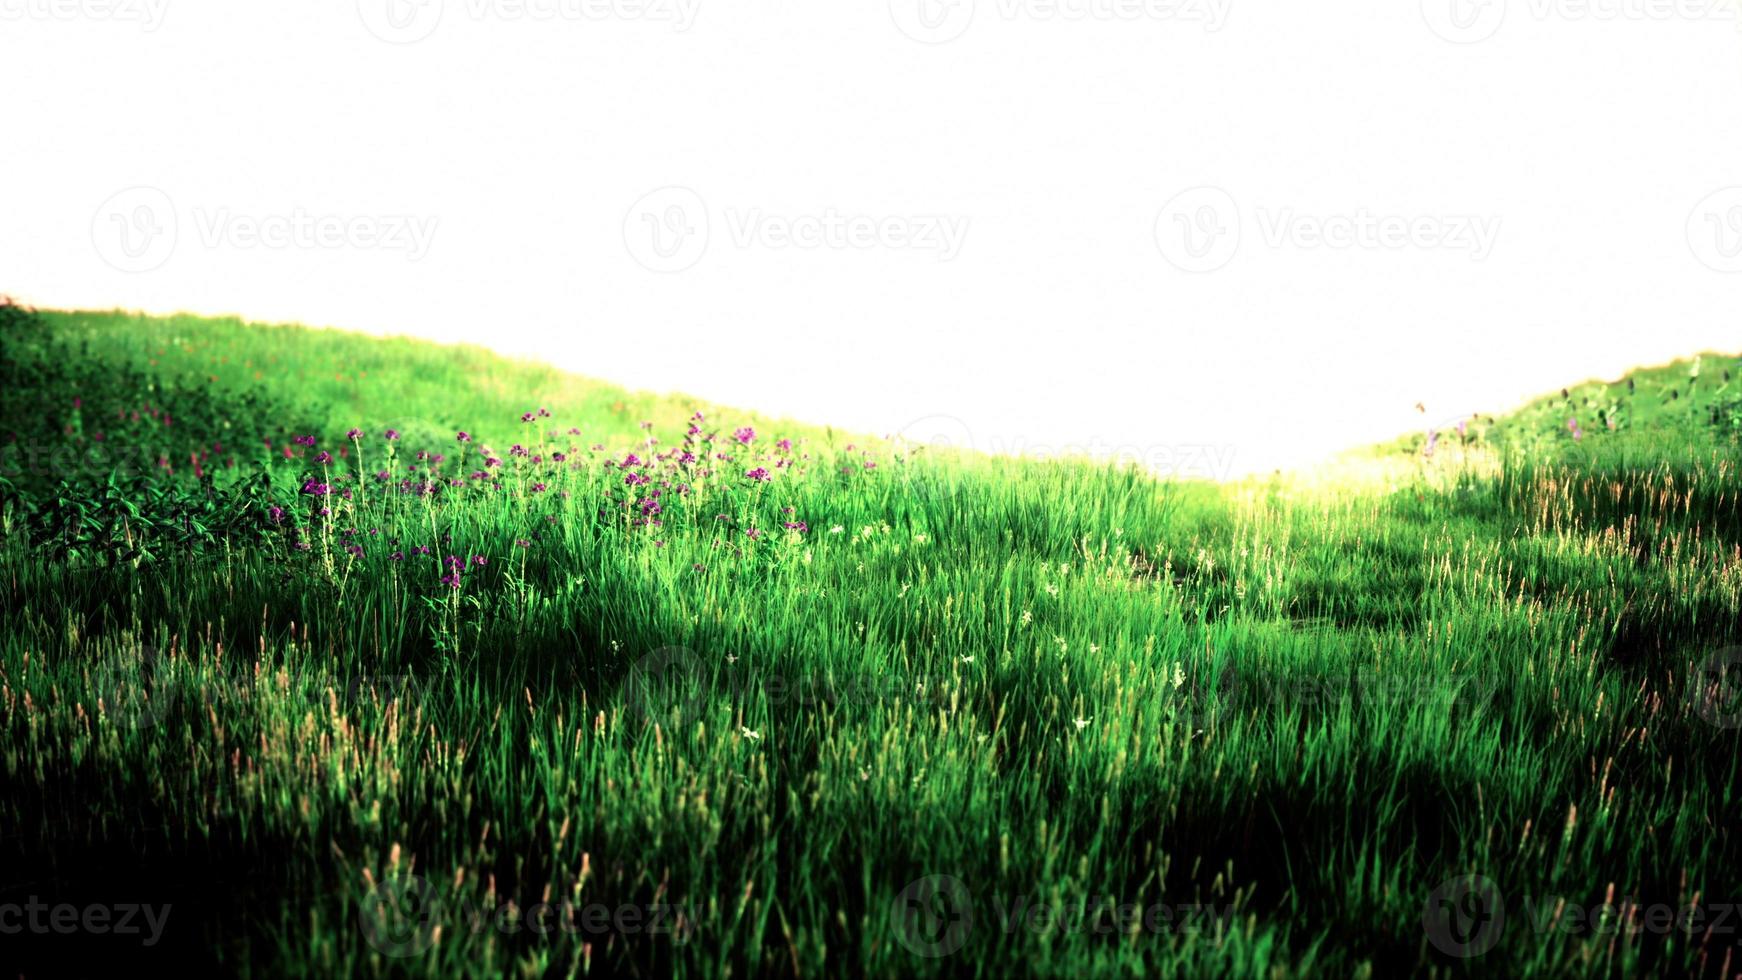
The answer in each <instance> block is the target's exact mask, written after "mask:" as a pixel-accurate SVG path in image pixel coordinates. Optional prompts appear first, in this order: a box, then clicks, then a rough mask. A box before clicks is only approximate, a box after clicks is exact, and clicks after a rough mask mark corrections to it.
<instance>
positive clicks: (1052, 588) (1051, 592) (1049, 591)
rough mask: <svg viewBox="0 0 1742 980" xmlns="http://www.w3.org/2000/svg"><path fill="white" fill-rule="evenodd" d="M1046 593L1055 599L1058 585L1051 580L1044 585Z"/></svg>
mask: <svg viewBox="0 0 1742 980" xmlns="http://www.w3.org/2000/svg"><path fill="white" fill-rule="evenodd" d="M1046 594H1047V595H1049V596H1052V597H1053V598H1055V599H1056V598H1058V594H1059V587H1058V586H1056V585H1053V584H1052V583H1051V582H1048V583H1047V586H1046Z"/></svg>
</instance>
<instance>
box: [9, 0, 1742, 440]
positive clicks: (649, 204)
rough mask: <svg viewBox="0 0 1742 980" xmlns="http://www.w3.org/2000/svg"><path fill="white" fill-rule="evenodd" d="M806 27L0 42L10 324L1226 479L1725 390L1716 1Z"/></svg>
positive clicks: (941, 15)
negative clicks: (512, 378)
mask: <svg viewBox="0 0 1742 980" xmlns="http://www.w3.org/2000/svg"><path fill="white" fill-rule="evenodd" d="M1446 3H1447V4H1448V5H1449V4H1452V0H1446ZM922 4H923V5H924V6H921V5H922ZM797 6H798V5H793V4H782V3H779V2H776V0H763V2H758V3H744V4H734V5H726V4H717V5H716V4H709V3H703V2H698V0H645V2H641V3H630V2H629V0H616V2H609V0H598V2H585V3H582V2H578V0H577V2H571V3H560V4H558V3H539V2H528V3H521V2H516V0H447V2H446V3H443V2H442V0H423V2H422V3H421V4H420V3H417V2H415V0H379V2H377V0H361V2H360V3H359V2H353V0H343V2H339V0H333V2H317V3H313V4H308V5H267V4H240V3H234V2H233V0H232V2H221V0H66V2H61V0H0V81H3V82H5V83H6V85H7V91H9V92H11V93H13V96H12V99H11V100H10V104H9V106H8V109H9V111H8V122H9V126H8V129H9V131H10V133H11V134H12V138H11V139H9V140H8V141H7V144H6V146H5V147H4V148H3V149H0V154H3V155H4V159H5V173H6V175H7V180H6V181H5V182H4V185H3V187H0V217H3V218H4V227H5V229H6V234H5V235H4V238H3V239H0V269H3V270H5V272H4V278H3V279H0V291H3V292H8V293H11V294H14V295H16V296H18V297H19V298H21V299H24V300H26V301H29V302H33V303H36V304H38V305H43V306H55V307H97V308H106V307H113V306H120V307H127V308H135V309H143V310H148V311H154V312H175V311H180V310H186V311H190V312H204V313H238V314H241V315H243V316H246V317H248V318H250V319H255V320H265V321H299V322H305V323H309V324H311V325H333V326H342V327H347V328H352V329H360V330H366V331H371V332H380V333H405V334H411V335H415V336H421V337H427V338H430V339H435V340H444V341H468V342H472V343H479V344H483V345H486V346H489V347H493V348H495V349H498V350H501V351H503V352H506V353H511V354H520V355H532V356H537V357H540V358H543V359H546V360H550V361H552V362H554V363H556V364H559V365H560V366H563V367H565V368H569V369H571V370H574V371H577V372H580V373H583V374H587V375H590V376H593V377H597V378H601V379H605V380H609V381H612V382H616V383H620V384H624V385H627V386H630V387H635V388H648V389H654V390H665V391H685V392H689V393H692V394H695V395H697V396H699V397H703V398H707V399H709V400H711V401H715V402H719V403H724V404H730V405H741V406H744V407H746V408H754V409H758V410H762V411H766V412H771V413H775V414H783V415H791V416H794V417H797V418H801V419H805V420H807V421H813V422H821V423H832V424H837V425H840V426H843V427H846V428H849V429H857V430H865V431H870V432H877V433H893V432H899V431H902V430H903V429H906V428H908V427H910V426H915V425H917V426H918V430H919V431H918V432H917V433H916V434H918V435H919V436H921V437H924V436H927V435H930V434H932V432H934V431H939V432H945V433H950V432H963V433H966V436H967V437H968V438H971V440H972V441H973V443H974V444H975V445H976V446H977V447H978V448H982V449H990V450H1005V451H1013V450H1017V451H1019V450H1024V449H1027V450H1035V449H1047V448H1052V449H1056V448H1060V447H1065V446H1074V447H1086V448H1097V447H1098V448H1100V449H1101V450H1103V451H1115V450H1122V451H1124V452H1126V453H1137V454H1141V455H1144V456H1145V457H1147V458H1152V459H1156V460H1163V461H1172V463H1173V464H1174V465H1176V466H1185V465H1198V464H1189V463H1187V462H1186V460H1187V459H1188V457H1189V458H1191V459H1195V460H1199V461H1200V462H1201V461H1202V460H1204V459H1206V458H1213V459H1215V460H1217V461H1218V465H1225V466H1226V468H1227V469H1228V471H1229V472H1233V473H1237V472H1249V471H1254V470H1263V469H1269V468H1271V467H1274V466H1287V465H1296V464H1301V463H1305V462H1309V461H1311V460H1313V459H1315V458H1319V457H1322V456H1324V455H1326V454H1328V453H1331V452H1334V451H1336V450H1338V449H1341V448H1345V447H1349V446H1353V445H1359V444H1363V443H1367V442H1372V441H1376V440H1382V439H1388V438H1391V437H1393V436H1396V435H1398V434H1400V433H1402V432H1406V431H1410V430H1412V429H1419V428H1420V427H1421V426H1422V423H1423V418H1424V416H1422V415H1420V414H1418V413H1417V412H1416V411H1415V409H1414V406H1415V405H1416V403H1418V402H1421V403H1423V404H1425V405H1426V407H1427V410H1428V411H1427V415H1426V416H1425V418H1426V419H1427V420H1428V421H1429V422H1430V423H1431V422H1442V423H1447V424H1449V422H1450V421H1451V420H1453V419H1455V418H1456V417H1457V416H1459V415H1463V414H1468V413H1470V412H1475V411H1482V412H1489V411H1504V410H1506V409H1508V408H1510V407H1512V406H1513V405H1515V404H1517V403H1518V402H1519V401H1521V400H1523V399H1525V398H1527V397H1529V396H1532V395H1536V394H1540V393H1542V392H1544V391H1546V390H1550V389H1554V388H1558V387H1560V386H1561V385H1563V384H1568V383H1572V382H1576V381H1580V380H1583V379H1585V378H1588V377H1593V376H1614V375H1616V374H1619V373H1621V372H1622V371H1624V370H1625V369H1627V368H1628V367H1630V366H1634V365H1637V364H1649V363H1657V362H1661V361H1666V360H1670V359H1673V358H1675V357H1680V356H1690V355H1692V354H1694V353H1697V352H1699V351H1702V350H1721V351H1726V352H1735V351H1736V350H1737V349H1738V348H1742V343H1738V338H1742V331H1738V330H1737V328H1736V326H1735V323H1734V316H1735V313H1734V309H1735V303H1734V301H1735V298H1736V296H1737V295H1738V293H1737V289H1738V286H1739V285H1742V276H1738V275H1736V274H1734V273H1735V272H1736V271H1738V270H1742V191H1734V192H1732V191H1728V190H1726V189H1727V188H1731V187H1733V186H1734V185H1742V170H1738V169H1737V167H1736V161H1737V160H1742V116H1739V115H1738V114H1737V113H1736V111H1735V96H1734V92H1735V85H1736V81H1737V78H1738V74H1739V71H1738V69H1739V66H1742V34H1739V32H1738V30H1737V26H1738V25H1737V20H1736V16H1735V8H1734V6H1733V5H1728V4H1723V3H1716V2H1714V3H1713V4H1711V5H1709V6H1703V7H1702V6H1700V5H1698V4H1694V5H1684V6H1683V7H1681V8H1678V9H1679V10H1684V11H1687V10H1694V9H1696V8H1698V9H1699V10H1703V11H1704V12H1705V15H1704V16H1701V17H1689V16H1684V15H1683V14H1670V15H1666V16H1662V17H1659V16H1658V15H1657V14H1656V13H1654V12H1653V11H1656V10H1657V9H1658V8H1656V7H1655V6H1653V5H1644V4H1631V5H1630V4H1621V5H1619V6H1617V5H1613V4H1611V5H1608V6H1605V5H1602V4H1597V5H1594V6H1595V7H1598V8H1602V9H1610V8H1611V7H1613V8H1615V9H1618V10H1621V11H1622V13H1621V14H1620V15H1617V16H1614V17H1609V18H1597V17H1595V16H1591V15H1589V14H1581V13H1580V11H1581V10H1583V9H1584V8H1582V7H1578V6H1575V5H1571V4H1556V3H1553V2H1547V3H1541V4H1537V3H1529V4H1527V3H1523V2H1513V3H1511V4H1510V5H1506V4H1502V5H1499V6H1498V7H1496V6H1495V5H1489V6H1488V7H1479V6H1472V7H1471V8H1470V10H1468V11H1464V13H1471V12H1472V11H1474V14H1473V16H1475V17H1476V19H1474V20H1460V19H1456V18H1449V17H1442V16H1440V15H1441V14H1442V13H1444V12H1443V11H1440V10H1439V9H1438V7H1437V6H1436V4H1435V3H1434V2H1432V0H1430V2H1428V3H1426V4H1425V5H1418V4H1415V3H1385V4H1365V5H1359V6H1356V5H1345V6H1343V7H1336V6H1333V7H1331V8H1327V7H1325V6H1323V5H1309V4H1290V3H1283V2H1280V0H1270V2H1264V3H1258V2H1245V0H1192V2H1185V3H1183V4H1181V3H1177V2H1168V3H1163V2H1161V0H1131V2H1130V3H1123V2H1122V3H1106V2H1101V3H1088V2H1086V0H1085V2H1071V0H1063V2H1062V3H1061V4H1059V5H1053V4H1047V3H1041V2H1039V0H979V2H978V3H975V2H974V0H958V3H957V4H956V5H954V6H946V5H944V4H942V3H937V2H936V0H893V2H889V0H862V2H858V3H851V4H839V5H830V4H812V5H806V6H804V7H799V9H791V8H794V7H797ZM1055 6H1059V7H1062V8H1063V9H1068V10H1083V11H1087V12H1088V13H1087V15H1086V16H1084V17H1081V18H1074V19H1065V18H1063V17H1051V16H1049V15H1048V13H1047V11H1049V10H1053V9H1054V8H1055ZM1452 9H1453V10H1454V11H1457V10H1459V9H1461V8H1458V7H1456V6H1455V5H1454V6H1453V7H1452ZM1495 9H1498V10H1500V11H1502V12H1503V14H1504V15H1505V16H1504V19H1503V20H1501V21H1498V22H1495V21H1489V20H1484V19H1483V18H1484V17H1487V16H1488V14H1486V13H1482V12H1483V11H1492V10H1495ZM1424 10H1425V11H1426V15H1425V16H1424ZM964 11H965V12H966V17H964V14H963V12H964ZM1627 11H1633V13H1631V14H1629V13H1627ZM1121 12H1123V13H1121ZM922 14H923V15H924V16H921V15H922ZM1114 14H1121V16H1113V15H1114ZM134 15H137V17H135V16H134ZM1124 15H1130V16H1124ZM1212 28H1214V29H1212ZM1490 32H1491V34H1492V36H1488V35H1489V33H1490ZM1443 35H1446V36H1451V37H1452V38H1454V39H1457V40H1462V41H1466V42H1469V43H1453V41H1451V40H1447V37H1446V36H1443ZM383 36H385V37H386V38H387V40H384V39H383ZM916 37H917V39H916ZM394 42H403V43H394ZM926 42H936V43H926ZM215 80H222V81H221V82H215ZM1198 447H1207V448H1204V449H1200V448H1198ZM1208 453H1214V454H1216V455H1214V456H1213V457H1211V456H1207V455H1205V454H1208ZM1223 460H1225V461H1226V462H1225V464H1224V463H1222V462H1220V461H1223Z"/></svg>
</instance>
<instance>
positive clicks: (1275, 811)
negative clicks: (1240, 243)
mask: <svg viewBox="0 0 1742 980" xmlns="http://www.w3.org/2000/svg"><path fill="white" fill-rule="evenodd" d="M0 343H3V345H4V348H3V352H0V353H3V357H0V372H4V377H3V378H0V382H3V383H4V385H5V387H6V391H7V397H6V399H5V401H4V408H3V414H0V480H3V481H4V482H0V494H3V499H0V531H3V532H4V537H3V539H0V578H3V580H4V582H5V586H4V592H3V596H4V598H3V599H0V602H3V606H0V608H3V610H4V614H5V620H4V622H5V625H4V627H3V628H0V726H3V727H4V732H5V740H4V751H0V775H3V777H4V778H3V779H0V828H3V831H0V833H3V839H0V843H3V845H4V851H3V852H0V905H4V904H5V903H7V902H17V903H24V902H25V901H26V900H27V899H37V898H40V899H41V900H42V901H43V902H46V903H50V904H53V903H57V902H59V903H73V904H81V903H94V902H122V901H126V902H140V903H155V904H167V905H170V906H171V910H170V911H169V912H168V913H167V917H166V918H165V919H164V920H163V927H162V930H161V935H160V936H159V937H158V939H157V941H155V942H154V943H153V944H151V945H149V946H145V945H143V944H142V942H141V940H140V938H138V937H136V936H122V935H102V936H93V935H88V934H86V935H60V934H52V931H50V932H51V934H40V935H26V936H21V937H12V936H0V957H6V958H15V959H17V960H18V961H19V962H20V963H22V964H24V965H25V966H26V967H27V968H28V967H36V968H50V969H55V970H57V972H58V970H60V969H64V968H65V967H66V966H67V965H68V964H74V963H83V962H86V961H90V962H97V961H99V960H107V959H120V960H124V961H125V962H127V963H129V964H133V965H137V964H139V963H149V962H151V961H153V960H168V959H170V958H173V957H186V956H193V957H203V958H205V959H206V960H208V961H209V966H211V967H212V968H214V969H221V970H224V971H227V972H242V973H250V972H251V973H261V974H273V975H276V974H287V975H318V976H330V975H346V974H354V973H362V974H402V975H427V974H444V975H492V974H514V975H530V976H571V975H583V974H588V973H593V974H604V975H663V974H666V973H669V972H673V971H676V972H679V973H683V974H692V975H693V974H704V975H715V974H721V973H730V974H731V975H735V976H749V975H763V974H775V975H820V974H827V975H869V976H890V975H899V976H910V975H931V974H961V973H981V974H984V975H987V976H1002V975H1007V974H1011V973H1030V972H1033V973H1042V974H1049V975H1060V974H1070V975H1080V974H1082V973H1085V972H1088V971H1097V972H1121V973H1128V974H1139V973H1141V974H1143V975H1148V974H1152V973H1157V972H1161V973H1183V974H1188V975H1240V976H1253V975H1268V976H1279V977H1280V976H1296V975H1316V974H1325V975H1335V976H1348V975H1356V976H1375V977H1384V976H1395V975H1403V974H1405V973H1416V974H1441V975H1455V974H1465V973H1477V972H1481V973H1493V972H1501V973H1512V974H1538V975H1583V976H1593V975H1613V974H1618V973H1625V974H1633V973H1655V974H1659V975H1665V976H1696V975H1701V976H1718V975H1724V976H1728V975H1731V974H1733V973H1735V972H1736V971H1737V970H1738V969H1742V956H1732V950H1733V949H1734V947H1735V946H1736V944H1737V939H1736V935H1735V929H1736V928H1738V926H1742V916H1737V917H1731V918H1729V919H1728V928H1727V929H1726V928H1724V923H1723V922H1719V921H1716V920H1718V919H1719V915H1720V909H1719V907H1720V906H1727V904H1728V903H1732V902H1735V901H1737V900H1739V899H1742V881H1738V877H1739V873H1738V871H1737V870H1736V869H1738V868H1742V841H1738V839H1737V823H1736V815H1737V813H1738V812H1742V811H1739V809H1738V807H1739V806H1742V798H1739V792H1738V791H1739V789H1742V772H1739V771H1738V762H1737V749H1738V747H1739V745H1742V739H1739V736H1738V732H1739V731H1742V705H1739V704H1738V703H1737V701H1736V697H1735V694H1736V690H1737V688H1736V670H1737V669H1742V668H1737V667H1735V666H1734V665H1733V663H1732V662H1733V661H1735V662H1742V652H1738V651H1736V650H1735V649H1734V646H1733V645H1734V644H1737V643H1738V642H1739V636H1742V617H1739V612H1742V526H1739V525H1742V516H1739V515H1742V511H1739V508H1738V499H1737V493H1738V491H1739V490H1742V474H1739V473H1738V469H1737V465H1738V464H1737V459H1738V449H1739V442H1738V433H1739V424H1742V380H1738V379H1734V378H1733V377H1732V375H1734V374H1736V373H1737V371H1738V370H1739V366H1738V361H1737V358H1736V357H1735V356H1734V355H1723V356H1720V355H1716V354H1707V355H1704V356H1703V357H1702V358H1701V359H1700V360H1699V361H1698V362H1697V364H1696V363H1694V362H1689V363H1679V364H1675V365H1670V366H1667V367H1664V368H1659V369H1654V370H1650V371H1642V372H1638V373H1636V374H1634V375H1632V376H1630V377H1629V378H1625V379H1620V380H1618V381H1615V382H1589V383H1585V384H1580V385H1577V386H1574V387H1571V388H1569V389H1567V391H1566V393H1565V394H1564V395H1562V394H1561V393H1559V392H1557V393H1555V394H1554V395H1552V396H1551V397H1549V398H1547V399H1544V400H1542V401H1540V402H1538V403H1536V404H1533V405H1531V406H1530V407H1528V408H1526V409H1525V410H1523V411H1520V412H1517V413H1514V414H1512V415H1509V416H1506V417H1503V418H1488V417H1482V418H1479V419H1474V420H1469V421H1466V424H1465V425H1464V427H1463V431H1461V432H1460V431H1458V430H1457V428H1456V427H1454V426H1451V425H1447V426H1444V427H1443V431H1440V432H1438V433H1437V435H1436V436H1435V437H1434V438H1433V449H1432V452H1431V454H1430V453H1428V452H1427V451H1426V450H1427V445H1426V436H1425V435H1422V434H1418V435H1414V436H1410V437H1406V438H1404V439H1401V440H1399V441H1398V442H1397V443H1395V444H1393V445H1389V446H1384V447H1376V448H1373V449H1371V450H1367V451H1365V452H1363V453H1360V454H1357V455H1356V456H1352V457H1350V458H1349V459H1348V460H1346V461H1344V470H1342V471H1341V472H1342V473H1343V476H1341V477H1339V476H1338V475H1337V473H1336V472H1321V473H1318V474H1310V475H1309V474H1300V475H1284V476H1279V477H1273V478H1269V479H1261V480H1260V479H1255V480H1251V481H1246V482H1243V483H1238V484H1230V485H1225V486H1218V485H1210V484H1186V483H1164V482H1158V481H1156V480H1154V479H1152V478H1151V477H1149V476H1147V475H1145V474H1143V473H1139V472H1135V471H1131V470H1128V469H1119V468H1115V467H1112V466H1107V465H1098V464H1093V463H1089V462H1082V461H1051V462H1038V461H1015V460H1008V459H992V458H985V457H978V456H972V455H967V454H951V453H947V452H938V451H935V450H931V449H925V448H916V447H907V446H901V445H891V444H887V443H884V442H882V441H880V440H875V439H869V438H867V437H864V436H860V435H855V434H850V433H842V432H836V431H832V430H828V429H819V428H814V427H807V426H802V425H797V424H794V423H790V422H787V421H783V420H778V419H765V418H760V417H757V416H755V415H752V414H749V413H743V412H737V411H732V410H723V409H720V408H718V407H716V406H710V405H699V404H695V403H692V402H690V401H687V400H681V399H671V398H658V397H654V396H649V395H643V394H634V393H629V392H625V391H621V390H618V389H615V388H612V387H610V386H607V385H604V384H600V383H597V382H592V381H587V380H585V379H580V378H575V377H572V376H568V375H565V374H562V373H559V372H557V371H554V370H552V369H550V368H547V367H544V366H541V365H538V364H532V363H525V362H517V361H511V360H507V359H503V358H499V357H496V356H494V355H491V354H489V353H487V352H485V351H482V350H478V349H473V348H463V347H460V348H456V347H442V346H436V345H431V344H426V343H421V342H417V341H411V340H380V339H371V338H365V337H360V336H355V335H351V334H345V333H340V332H336V331H319V330H306V329H301V328H295V327H266V326H256V325H249V324H243V323H240V322H236V321H216V320H202V319H197V318H191V317H175V318H167V319H157V318H145V317H138V316H133V315H128V314H121V313H55V312H42V313H40V314H37V313H32V312H30V311H25V310H21V309H19V308H17V307H0ZM1559 380H1560V379H1553V378H1545V379H1544V381H1545V383H1547V384H1552V383H1556V382H1558V381H1559ZM1569 419H1571V420H1574V424H1573V425H1569V424H1568V421H1569ZM1611 423H1613V425H1611ZM461 433H465V436H462V435H461ZM1726 665H1731V668H1730V669H1729V670H1728V671H1727V672H1726V671H1725V670H1723V668H1724V667H1725V666H1726ZM1628 901H1632V902H1634V903H1638V905H1637V906H1636V907H1631V908H1630V907H1629V906H1628V905H1627V902H1628ZM1657 906H1662V907H1668V908H1673V909H1681V910H1683V916H1682V918H1681V920H1679V921H1680V922H1681V923H1684V924H1686V925H1687V926H1688V927H1687V928H1686V929H1681V928H1677V927H1676V926H1675V925H1672V926H1670V927H1668V928H1659V927H1657V926H1655V925H1652V926H1651V927H1649V928H1647V927H1645V926H1643V925H1641V926H1640V927H1639V928H1633V926H1635V925H1639V924H1641V923H1645V922H1646V921H1647V920H1646V916H1648V915H1651V914H1653V913H1654V911H1655V907H1657ZM1690 907H1691V908H1693V909H1695V910H1697V911H1699V913H1700V915H1701V916H1702V918H1700V919H1698V920H1697V921H1694V920H1690V919H1689V918H1688V916H1687V914H1686V910H1687V909H1689V908H1690ZM1605 910H1606V911H1605ZM1606 916H1607V918H1606ZM1617 923H1619V925H1620V927H1619V928H1618V927H1617ZM541 932H542V933H543V934H540V933H541ZM14 954H16V956H14Z"/></svg>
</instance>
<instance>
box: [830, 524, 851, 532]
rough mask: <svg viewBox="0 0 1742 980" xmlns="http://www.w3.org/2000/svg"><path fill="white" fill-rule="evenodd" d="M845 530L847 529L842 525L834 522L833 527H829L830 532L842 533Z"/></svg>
mask: <svg viewBox="0 0 1742 980" xmlns="http://www.w3.org/2000/svg"><path fill="white" fill-rule="evenodd" d="M846 530H847V529H846V528H844V527H842V526H841V525H839V524H836V525H835V526H834V527H831V528H829V533H830V534H844V533H846Z"/></svg>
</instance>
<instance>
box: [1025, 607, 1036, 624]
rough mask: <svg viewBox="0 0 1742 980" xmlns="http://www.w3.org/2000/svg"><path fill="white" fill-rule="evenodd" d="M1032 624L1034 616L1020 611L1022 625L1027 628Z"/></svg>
mask: <svg viewBox="0 0 1742 980" xmlns="http://www.w3.org/2000/svg"><path fill="white" fill-rule="evenodd" d="M1032 622H1034V614H1033V613H1031V612H1029V611H1028V610H1026V609H1024V610H1023V611H1022V625H1024V626H1027V625H1028V624H1029V623H1032Z"/></svg>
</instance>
